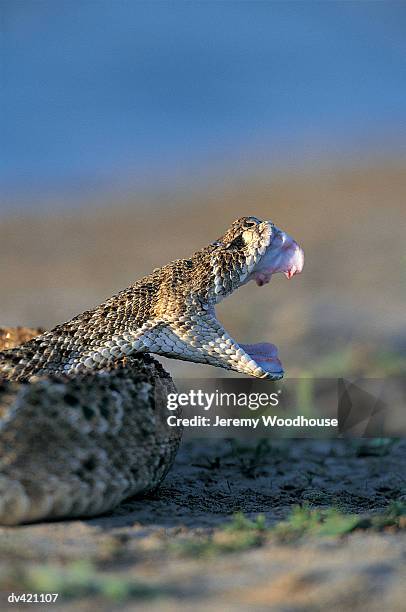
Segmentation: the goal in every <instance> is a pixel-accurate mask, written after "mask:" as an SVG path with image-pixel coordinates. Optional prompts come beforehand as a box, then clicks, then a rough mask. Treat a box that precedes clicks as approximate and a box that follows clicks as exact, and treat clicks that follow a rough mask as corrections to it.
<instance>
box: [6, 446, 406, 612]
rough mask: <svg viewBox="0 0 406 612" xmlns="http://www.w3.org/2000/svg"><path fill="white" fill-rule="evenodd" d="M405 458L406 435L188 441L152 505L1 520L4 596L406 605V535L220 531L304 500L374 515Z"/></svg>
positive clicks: (396, 482)
mask: <svg viewBox="0 0 406 612" xmlns="http://www.w3.org/2000/svg"><path fill="white" fill-rule="evenodd" d="M405 458H406V441H386V443H385V444H384V445H383V446H382V447H377V448H375V446H374V445H373V444H372V445H371V441H368V442H366V441H362V442H361V441H359V440H351V441H348V440H347V441H339V440H336V441H317V442H316V441H312V440H289V441H283V442H272V444H269V443H267V442H260V443H258V444H256V445H255V446H253V445H252V444H247V443H244V444H242V443H238V442H236V441H235V440H234V441H231V440H218V441H215V442H213V441H208V440H192V441H188V442H185V443H184V444H183V445H182V447H181V450H180V452H179V454H178V456H177V459H176V462H175V465H174V467H173V469H172V470H171V472H170V473H169V475H168V477H167V479H166V480H165V482H164V484H163V485H162V487H161V488H160V489H159V491H157V492H156V493H154V494H153V495H151V496H149V497H148V498H146V499H134V500H128V501H127V502H125V503H123V504H121V506H119V507H118V508H117V510H116V511H115V512H114V513H113V514H111V515H108V516H102V517H98V518H94V519H91V520H83V521H61V522H54V523H50V524H37V525H27V526H24V527H20V528H2V529H1V530H0V534H1V538H0V542H1V544H0V546H1V549H2V554H1V566H0V567H1V581H2V587H3V588H2V591H3V597H4V598H5V597H6V594H7V593H9V592H16V593H21V592H22V591H24V590H26V591H27V592H33V588H36V589H38V590H42V591H43V592H49V590H51V591H52V592H58V591H61V594H60V598H59V602H58V603H57V604H53V607H54V608H55V606H56V608H57V609H62V610H94V609H96V608H97V609H100V610H106V611H107V610H115V609H124V610H126V609H128V610H131V609H139V610H142V609H148V610H190V609H191V608H192V607H193V609H197V610H207V609H222V610H223V609H224V610H267V609H272V610H278V611H281V612H282V611H283V612H285V611H298V612H299V611H300V612H302V611H307V610H320V611H321V610H326V609H337V610H348V611H349V610H368V611H371V610H372V611H375V610H377V611H378V610H391V611H398V610H399V611H400V610H404V597H405V595H406V590H405V585H406V581H405V577H406V576H405V564H404V556H405V554H406V537H405V531H404V530H403V531H402V530H398V529H396V530H393V529H391V528H388V529H384V530H382V529H381V530H376V529H366V530H359V529H356V530H355V531H353V532H350V533H346V534H344V533H343V534H339V533H336V534H335V533H332V534H322V533H321V534H318V535H317V534H313V535H312V534H310V535H309V534H307V535H306V534H305V535H304V536H303V537H300V538H293V539H291V538H289V537H288V538H286V534H285V537H284V538H283V539H281V538H276V539H275V538H274V537H272V535H271V537H268V536H267V535H266V536H265V537H263V538H261V539H259V540H258V541H255V540H253V541H250V540H249V541H246V540H244V539H242V540H241V541H240V540H235V541H234V540H232V541H231V546H230V542H229V541H228V540H224V541H223V540H222V537H223V538H224V534H227V531H224V529H225V528H227V527H226V526H227V524H230V521H232V520H233V518H232V517H233V515H234V516H235V513H237V512H239V513H241V512H242V513H244V516H245V517H247V518H248V519H249V518H250V519H252V520H255V518H256V517H257V516H258V514H261V515H264V516H265V523H266V526H267V528H268V527H269V528H270V533H271V534H272V526H274V525H278V524H279V525H280V523H281V521H284V520H285V521H286V519H287V518H288V517H289V516H290V514H291V512H292V508H293V507H295V506H296V505H297V504H301V505H303V504H307V505H308V507H309V508H327V507H331V506H334V507H335V508H337V509H338V510H340V511H342V512H343V515H345V516H353V515H354V514H358V515H361V516H371V515H374V514H377V515H378V514H379V513H380V512H382V511H384V510H385V508H387V507H388V505H389V504H390V503H391V502H394V501H397V502H401V501H402V500H403V501H405V500H406V485H405V480H406V479H405V476H404V465H405ZM289 529H290V527H288V528H287V535H289V533H290V531H289ZM241 533H242V532H241ZM264 533H267V532H264ZM227 537H229V536H227ZM239 537H240V536H239ZM244 537H245V536H244ZM213 538H214V539H213ZM210 539H211V540H210ZM207 541H211V542H212V544H211V547H209V548H208V547H207ZM213 542H214V545H213ZM216 542H217V544H216ZM224 542H226V546H225V545H224ZM86 564H89V565H86ZM41 568H42V569H41ZM58 569H59V571H61V572H62V574H61V576H59V577H58V575H56V576H55V575H54V574H53V573H52V572H55V571H56V570H58ZM32 572H34V574H33V575H34V578H32V576H31V573H32ZM35 572H37V573H36V574H35ZM41 572H42V573H41ZM63 572H65V573H63ZM27 576H31V578H29V579H28V578H27ZM100 579H101V580H107V581H113V582H112V586H111V592H106V591H105V590H103V589H101V587H100V586H99V587H98V586H97V581H99V580H100ZM95 581H96V583H94V582H95ZM24 584H26V585H27V586H26V587H25V589H24V586H23V585H24ZM69 584H70V586H69ZM106 584H110V583H109V582H107V583H106ZM126 584H127V585H128V584H131V585H133V586H132V588H134V585H138V586H139V590H138V591H131V592H130V593H127V592H126V591H125V590H124V593H123V592H121V590H120V589H122V588H123V585H124V587H125V585H126ZM92 585H93V586H92ZM4 604H5V602H4ZM4 604H3V605H4ZM12 608H13V609H16V606H15V604H14V605H13V606H12ZM2 609H8V608H7V606H6V608H4V607H3V606H2ZM9 609H11V606H10V608H9ZM21 609H24V606H22V607H21Z"/></svg>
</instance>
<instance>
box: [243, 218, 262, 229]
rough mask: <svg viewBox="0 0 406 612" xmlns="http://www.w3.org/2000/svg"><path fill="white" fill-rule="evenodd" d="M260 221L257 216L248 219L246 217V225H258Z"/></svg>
mask: <svg viewBox="0 0 406 612" xmlns="http://www.w3.org/2000/svg"><path fill="white" fill-rule="evenodd" d="M258 223H259V219H257V218H256V217H248V219H245V222H244V227H245V228H248V227H255V226H256V225H258Z"/></svg>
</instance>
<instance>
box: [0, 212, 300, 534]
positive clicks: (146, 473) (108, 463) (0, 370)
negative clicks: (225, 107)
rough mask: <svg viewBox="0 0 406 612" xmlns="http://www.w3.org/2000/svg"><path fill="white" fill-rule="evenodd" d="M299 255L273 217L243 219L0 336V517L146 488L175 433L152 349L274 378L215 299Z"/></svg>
mask: <svg viewBox="0 0 406 612" xmlns="http://www.w3.org/2000/svg"><path fill="white" fill-rule="evenodd" d="M303 260H304V256H303V251H302V249H301V248H300V247H299V245H298V244H297V243H296V242H295V241H294V240H293V239H292V238H290V236H288V235H287V234H286V233H285V232H283V231H282V230H280V229H279V228H277V227H276V226H275V225H274V224H273V223H272V222H270V221H262V220H260V219H258V218H256V217H242V218H240V219H237V220H236V221H235V222H234V223H232V225H231V226H230V227H229V228H228V229H227V231H226V232H225V233H224V234H223V235H222V236H220V237H219V238H218V239H217V240H215V241H214V242H212V243H211V244H209V245H208V246H206V247H204V248H202V249H200V250H198V251H197V252H196V253H194V254H193V255H192V256H191V257H190V258H189V259H179V260H176V261H173V262H171V263H169V264H167V265H165V266H163V267H161V268H157V269H155V270H153V272H152V273H151V274H149V275H148V276H145V277H144V278H142V279H140V280H138V281H137V282H135V283H134V284H133V285H131V286H130V287H128V288H127V289H124V290H123V291H121V292H119V293H118V294H117V295H115V296H113V297H111V298H110V299H108V300H107V301H105V302H104V303H103V304H101V305H100V306H97V307H96V308H94V309H92V310H88V311H86V312H84V313H82V314H80V315H78V316H76V317H74V318H73V319H72V320H70V321H68V322H67V323H64V324H62V325H58V326H56V327H55V328H54V329H52V330H50V331H45V332H43V333H41V334H40V335H36V333H38V332H35V331H33V332H29V334H30V335H29V336H27V341H25V342H23V343H22V344H20V343H21V341H22V340H24V339H25V337H24V334H22V335H21V334H20V335H19V334H18V333H16V332H10V331H9V332H8V333H7V334H4V335H3V346H1V344H0V348H3V349H7V350H2V351H1V352H0V380H1V381H2V382H1V383H0V453H1V454H0V523H2V524H8V525H13V524H19V523H22V522H30V521H35V520H42V519H50V518H62V517H80V516H93V515H97V514H100V513H102V512H106V511H108V510H112V509H113V508H114V507H115V506H116V505H117V504H118V503H119V502H120V501H122V500H123V499H125V498H127V497H129V496H132V495H135V494H140V493H144V492H145V491H148V490H151V489H153V488H155V487H156V486H157V485H158V484H159V483H160V482H161V480H162V478H163V477H164V476H165V474H166V472H167V470H168V469H169V467H170V465H171V463H172V461H173V458H174V456H175V453H176V450H177V447H178V444H179V440H180V435H181V432H180V431H179V430H178V429H176V428H169V427H168V426H167V424H166V420H165V418H164V414H165V408H166V403H165V399H166V395H167V393H169V392H173V391H174V389H175V387H174V385H173V382H172V380H171V378H170V376H169V375H168V374H167V373H166V372H165V371H164V370H163V368H162V366H161V365H160V364H159V363H157V362H156V361H155V360H154V359H153V358H152V357H151V356H150V353H154V354H157V355H163V356H166V357H172V358H175V359H183V360H186V361H193V362H196V363H205V364H210V365H213V366H217V367H221V368H225V369H228V370H234V371H236V372H239V373H242V374H247V375H250V376H255V377H259V378H267V379H270V380H276V379H279V378H281V377H282V376H283V369H282V365H281V362H280V361H279V359H278V356H277V350H276V347H275V346H274V345H272V344H270V343H260V344H253V345H242V344H238V343H237V342H236V341H235V340H234V339H233V338H231V336H230V335H229V334H228V333H227V332H226V330H225V329H224V328H223V327H222V325H221V324H220V323H219V322H218V320H217V318H216V315H215V305H216V304H218V303H219V302H220V301H221V300H222V299H224V298H225V297H227V296H228V295H230V294H231V293H232V292H233V291H234V290H235V289H237V288H238V287H240V286H242V285H244V284H245V283H247V282H248V281H250V280H255V281H256V283H257V284H258V285H259V286H261V285H263V284H265V283H267V282H269V280H270V279H271V277H272V275H273V274H275V273H277V272H283V273H284V274H285V275H286V276H287V277H288V278H291V277H292V276H293V275H294V274H296V273H299V272H301V271H302V268H303ZM12 333H14V334H15V337H14V338H12V337H11V335H10V334H12ZM5 337H6V338H8V339H9V342H8V345H7V342H6V341H5V340H4V338H5ZM10 338H11V341H10ZM28 338H29V339H28ZM0 343H1V335H0Z"/></svg>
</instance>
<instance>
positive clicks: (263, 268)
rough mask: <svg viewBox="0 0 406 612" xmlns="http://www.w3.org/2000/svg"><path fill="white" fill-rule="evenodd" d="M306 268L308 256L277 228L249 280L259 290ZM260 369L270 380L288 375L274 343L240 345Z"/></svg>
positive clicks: (289, 277) (291, 276)
mask: <svg viewBox="0 0 406 612" xmlns="http://www.w3.org/2000/svg"><path fill="white" fill-rule="evenodd" d="M303 265H304V252H303V249H302V248H301V247H300V246H299V245H298V243H297V242H296V241H295V240H293V238H291V237H290V236H289V235H288V234H286V233H285V232H283V231H282V230H280V229H279V228H277V227H274V232H273V236H272V240H271V242H270V244H269V246H268V247H267V249H266V251H265V253H264V255H263V256H262V257H261V258H260V260H259V262H258V263H257V264H256V266H255V268H254V269H253V271H252V272H251V274H250V276H249V277H248V279H247V280H255V282H256V283H257V285H258V286H259V287H262V286H263V285H265V284H266V283H269V281H270V280H271V278H272V276H273V275H274V274H277V273H278V272H282V273H283V274H284V275H285V276H286V278H288V279H291V278H293V276H295V274H300V273H301V272H302V270H303ZM240 347H241V348H242V349H243V350H244V351H245V352H246V353H247V354H248V355H249V356H250V357H251V359H252V360H253V361H254V362H255V364H256V365H257V367H258V368H261V369H262V370H264V371H265V372H266V373H267V374H268V375H269V376H268V377H269V378H274V379H278V378H282V376H283V374H284V371H283V367H282V363H281V361H280V359H279V357H278V349H277V347H276V346H275V345H274V344H271V343H270V342H260V343H258V344H240Z"/></svg>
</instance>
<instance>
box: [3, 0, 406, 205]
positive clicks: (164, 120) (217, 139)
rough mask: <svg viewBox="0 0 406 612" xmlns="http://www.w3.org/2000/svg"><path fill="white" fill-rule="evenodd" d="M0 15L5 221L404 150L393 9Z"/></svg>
mask: <svg viewBox="0 0 406 612" xmlns="http://www.w3.org/2000/svg"><path fill="white" fill-rule="evenodd" d="M0 11H1V49H0V52H1V115H0V122H1V125H0V129H1V171H0V172H1V191H2V200H1V201H2V204H1V206H2V209H3V211H5V210H14V211H16V210H18V209H20V208H21V207H26V206H31V207H34V208H35V206H41V205H44V203H45V204H46V203H47V202H49V203H50V202H52V198H54V197H55V196H56V195H58V197H59V198H60V197H61V196H62V195H63V194H64V195H68V196H69V201H70V205H72V202H73V203H74V202H75V200H78V202H79V200H80V205H84V204H83V203H84V202H86V203H87V202H88V201H89V198H90V199H97V196H98V194H99V193H100V194H102V193H106V190H107V191H108V192H109V193H112V194H114V193H122V192H129V193H133V192H138V193H141V192H145V191H148V190H152V191H153V190H161V191H165V190H166V189H179V188H180V189H182V186H184V185H188V186H192V187H193V186H197V187H201V186H202V185H204V184H205V183H207V182H208V181H211V180H215V179H216V178H218V177H219V176H223V175H227V176H233V175H238V174H239V173H242V172H248V173H249V172H256V173H265V174H269V173H272V172H274V171H275V170H280V169H281V168H286V167H289V168H290V167H296V166H297V167H302V166H303V165H304V164H307V163H313V162H319V161H320V160H321V161H323V162H325V161H326V160H327V161H330V160H335V161H336V160H347V161H348V159H350V160H353V161H355V162H356V163H359V162H360V161H361V160H363V159H364V158H365V157H368V158H370V157H379V156H381V157H382V156H384V157H388V156H389V157H396V156H398V155H399V154H401V153H402V154H403V153H405V148H406V147H405V136H406V127H405V126H406V36H405V32H406V4H405V3H404V2H399V3H397V2H253V1H250V2H176V1H175V2H135V1H126V0H118V1H111V0H109V1H106V0H98V1H86V0H81V1H78V0H58V2H55V1H54V0H44V1H38V0H24V1H21V0H1V2H0ZM179 186H180V187H179ZM58 201H59V200H58ZM53 205H54V206H56V205H57V204H56V203H55V201H54V202H53Z"/></svg>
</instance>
